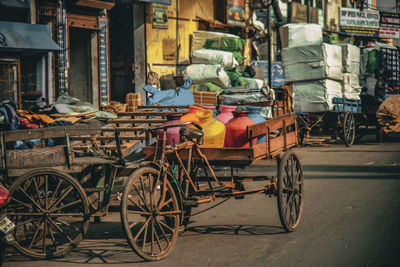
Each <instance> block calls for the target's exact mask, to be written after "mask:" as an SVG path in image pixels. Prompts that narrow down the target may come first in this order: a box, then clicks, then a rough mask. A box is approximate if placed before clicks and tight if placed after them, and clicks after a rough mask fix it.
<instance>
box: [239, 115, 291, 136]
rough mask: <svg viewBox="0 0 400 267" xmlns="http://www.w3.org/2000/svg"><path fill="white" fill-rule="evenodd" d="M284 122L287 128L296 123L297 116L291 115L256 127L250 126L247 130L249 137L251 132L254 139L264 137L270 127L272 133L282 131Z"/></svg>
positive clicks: (258, 124)
mask: <svg viewBox="0 0 400 267" xmlns="http://www.w3.org/2000/svg"><path fill="white" fill-rule="evenodd" d="M283 121H284V122H285V124H286V126H289V125H292V124H294V123H295V121H296V115H293V114H289V115H286V116H284V117H281V118H276V119H271V120H268V121H265V122H261V123H257V124H255V125H250V126H248V128H247V136H248V137H250V132H252V137H257V136H259V135H264V134H265V133H266V132H267V127H269V130H270V131H271V132H272V131H276V130H278V129H281V128H282V125H283V124H282V123H283Z"/></svg>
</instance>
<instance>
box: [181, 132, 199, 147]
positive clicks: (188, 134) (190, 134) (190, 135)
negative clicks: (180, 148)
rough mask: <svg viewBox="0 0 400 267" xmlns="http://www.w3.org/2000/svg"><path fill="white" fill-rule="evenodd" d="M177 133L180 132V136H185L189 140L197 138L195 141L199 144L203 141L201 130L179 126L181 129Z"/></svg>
mask: <svg viewBox="0 0 400 267" xmlns="http://www.w3.org/2000/svg"><path fill="white" fill-rule="evenodd" d="M179 133H180V134H181V136H185V137H186V138H187V139H189V140H194V139H196V140H197V143H198V144H199V145H201V144H202V143H203V136H204V134H203V132H202V131H200V130H196V129H191V128H181V130H180V131H179Z"/></svg>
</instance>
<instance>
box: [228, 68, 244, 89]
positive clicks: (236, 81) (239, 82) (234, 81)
mask: <svg viewBox="0 0 400 267" xmlns="http://www.w3.org/2000/svg"><path fill="white" fill-rule="evenodd" d="M226 74H228V77H229V80H230V82H231V86H242V87H245V86H246V85H247V84H248V83H247V81H246V79H245V78H244V77H242V74H241V73H240V72H239V70H238V69H237V68H234V69H231V70H228V71H226Z"/></svg>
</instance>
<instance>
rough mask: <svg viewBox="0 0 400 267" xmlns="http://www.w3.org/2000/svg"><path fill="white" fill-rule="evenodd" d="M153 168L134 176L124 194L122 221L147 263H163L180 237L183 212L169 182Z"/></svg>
mask: <svg viewBox="0 0 400 267" xmlns="http://www.w3.org/2000/svg"><path fill="white" fill-rule="evenodd" d="M159 174H160V172H159V171H158V170H156V169H154V168H151V167H142V168H139V169H138V170H136V171H135V172H133V173H132V175H131V177H130V178H129V179H128V182H127V185H126V186H125V189H124V192H123V194H122V201H121V222H122V225H123V229H124V232H125V235H126V237H127V239H128V242H129V245H130V246H131V247H132V249H133V250H134V251H135V252H136V253H137V254H138V255H139V256H140V257H142V258H143V259H145V260H161V259H163V258H165V257H167V256H168V254H169V253H171V251H172V249H173V247H174V246H175V242H176V239H177V238H178V229H179V223H180V215H181V211H180V209H179V204H178V200H177V198H176V195H175V192H174V190H173V188H172V186H171V184H170V182H169V181H168V180H167V179H164V177H160V175H159Z"/></svg>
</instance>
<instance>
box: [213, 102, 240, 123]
mask: <svg viewBox="0 0 400 267" xmlns="http://www.w3.org/2000/svg"><path fill="white" fill-rule="evenodd" d="M235 110H236V107H235V106H226V105H221V113H219V114H218V115H217V116H215V118H216V119H217V120H219V121H220V122H222V123H223V124H226V123H227V122H228V121H230V120H231V119H233V113H232V111H235Z"/></svg>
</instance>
